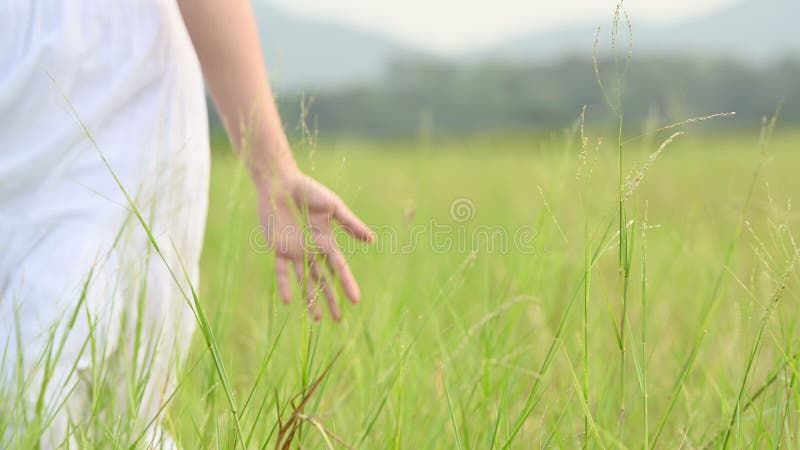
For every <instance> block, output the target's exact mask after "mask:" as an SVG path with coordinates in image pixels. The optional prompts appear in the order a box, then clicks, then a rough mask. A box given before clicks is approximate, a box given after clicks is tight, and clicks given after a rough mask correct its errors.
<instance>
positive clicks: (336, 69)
mask: <svg viewBox="0 0 800 450" xmlns="http://www.w3.org/2000/svg"><path fill="white" fill-rule="evenodd" d="M253 8H254V11H255V16H256V21H257V22H258V28H259V33H260V35H261V43H262V46H263V48H264V57H265V59H266V64H267V67H268V68H269V69H270V76H271V77H272V79H273V83H274V84H275V85H276V86H278V87H279V88H282V89H284V90H285V89H291V88H297V87H303V88H314V87H331V86H335V85H342V84H353V83H359V82H365V81H374V80H376V79H378V78H379V77H380V75H381V74H382V73H383V71H384V69H385V67H386V66H387V65H388V64H389V63H390V62H391V61H392V60H394V59H395V58H398V57H404V56H408V55H414V54H417V53H420V52H416V51H412V50H410V49H408V48H406V47H404V46H402V45H400V44H397V43H395V42H394V41H392V40H391V39H389V38H387V37H385V36H382V35H380V34H377V33H372V32H367V31H361V30H357V29H353V28H350V27H348V26H345V25H337V24H334V23H326V22H318V21H313V20H308V19H304V18H301V17H295V16H292V15H290V14H287V13H284V12H282V11H280V10H278V9H276V8H274V7H272V6H270V5H269V4H268V3H267V2H266V1H264V0H255V1H253Z"/></svg>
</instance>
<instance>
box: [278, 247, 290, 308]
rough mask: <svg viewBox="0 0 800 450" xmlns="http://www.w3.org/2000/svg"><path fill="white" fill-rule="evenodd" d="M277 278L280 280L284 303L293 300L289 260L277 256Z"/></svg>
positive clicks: (279, 289)
mask: <svg viewBox="0 0 800 450" xmlns="http://www.w3.org/2000/svg"><path fill="white" fill-rule="evenodd" d="M275 278H276V279H277V281H278V292H279V293H280V296H281V300H282V301H283V304H284V305H288V304H289V302H290V301H291V300H292V285H291V283H290V281H289V278H290V277H289V261H287V260H286V259H285V258H282V257H280V256H279V257H276V258H275Z"/></svg>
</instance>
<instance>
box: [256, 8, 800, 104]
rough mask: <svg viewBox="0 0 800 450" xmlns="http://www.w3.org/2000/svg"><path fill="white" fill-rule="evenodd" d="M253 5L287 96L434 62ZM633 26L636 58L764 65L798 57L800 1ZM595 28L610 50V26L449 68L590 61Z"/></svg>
mask: <svg viewBox="0 0 800 450" xmlns="http://www.w3.org/2000/svg"><path fill="white" fill-rule="evenodd" d="M253 6H254V9H255V14H256V19H257V21H258V25H259V30H260V34H261V40H262V45H263V47H264V53H265V58H266V62H267V66H268V67H269V69H270V74H271V76H272V79H273V82H274V83H275V85H276V86H277V87H278V88H279V89H280V90H282V91H284V92H287V91H292V90H295V89H298V88H303V89H314V88H342V87H348V86H349V87H353V86H355V85H363V84H369V83H378V82H380V81H382V77H383V76H384V75H385V74H386V71H387V70H389V67H390V64H391V63H392V62H394V61H396V60H398V59H399V60H415V59H420V60H423V59H428V60H435V59H436V57H434V56H431V55H430V54H428V53H426V52H424V51H422V50H419V49H414V48H410V47H408V46H404V45H402V44H399V43H397V42H395V41H394V40H392V39H390V38H388V37H386V36H384V35H382V34H380V33H376V32H371V31H364V30H359V29H354V28H352V27H350V26H347V25H343V24H336V23H333V22H321V21H316V20H310V19H306V18H303V17H300V16H294V15H291V14H287V13H286V12H283V11H281V10H279V9H277V8H275V7H273V6H271V4H270V3H269V0H253ZM635 19H636V18H635V17H634V24H633V34H634V52H635V54H636V55H638V56H639V57H642V56H648V55H656V56H657V55H666V56H681V57H683V56H693V55H699V56H713V57H720V56H733V57H735V58H738V59H740V60H742V61H745V62H755V63H764V62H768V61H770V60H772V59H775V58H778V57H783V56H786V55H787V54H800V0H741V1H740V2H738V3H734V4H733V5H730V6H728V7H726V8H723V9H721V10H716V11H713V12H710V13H708V14H707V15H705V16H702V17H696V18H693V19H690V20H687V21H684V22H682V23H679V24H673V25H669V26H652V25H650V26H649V25H647V24H641V23H637V22H635ZM598 24H600V25H603V35H602V37H603V45H604V48H607V46H608V31H609V30H608V28H609V24H608V21H605V22H604V23H598V22H592V23H585V24H579V25H573V26H567V27H562V28H558V29H554V30H550V31H544V32H536V33H531V34H528V35H522V36H520V37H518V38H516V39H511V40H509V41H508V42H506V43H504V44H502V45H499V46H496V47H493V48H491V49H488V50H483V51H473V52H471V53H468V54H467V55H462V56H458V57H453V58H451V60H450V61H447V62H448V63H460V62H475V61H484V60H512V61H522V62H525V63H529V62H537V61H538V62H544V63H547V62H550V61H552V60H555V59H561V58H563V57H564V56H576V55H587V54H590V53H591V52H592V48H593V44H594V37H595V31H596V30H597V26H598ZM624 39H627V38H626V37H624Z"/></svg>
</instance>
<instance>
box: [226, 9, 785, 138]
mask: <svg viewBox="0 0 800 450" xmlns="http://www.w3.org/2000/svg"><path fill="white" fill-rule="evenodd" d="M253 6H254V8H255V12H256V15H257V19H258V24H259V28H260V32H261V36H262V44H263V48H264V54H265V55H264V56H265V59H266V62H267V65H268V67H269V69H270V74H271V77H272V82H273V84H274V87H275V88H276V90H277V93H278V95H279V99H280V100H279V103H280V106H281V108H282V112H283V116H284V118H285V120H286V122H287V130H288V131H289V132H292V131H294V129H295V128H296V125H297V122H298V120H299V117H300V115H301V109H303V108H302V107H301V104H302V103H304V102H303V100H302V99H303V98H305V105H306V107H307V111H306V113H307V114H306V115H305V116H306V119H307V122H308V123H309V124H310V126H312V127H313V128H315V129H317V130H318V132H319V133H320V135H322V136H326V137H336V136H341V135H346V136H365V137H370V138H375V137H388V138H409V137H420V138H424V139H429V138H432V137H437V136H454V135H456V136H458V135H474V134H482V133H492V134H496V133H503V132H518V131H526V132H530V131H540V130H549V129H553V128H554V127H559V128H560V127H565V126H568V125H569V124H570V123H572V122H573V121H574V120H575V119H576V118H577V117H578V115H579V113H580V110H581V108H582V107H583V105H587V107H588V114H587V123H588V124H592V123H597V122H599V121H606V120H613V117H611V116H610V115H608V114H602V112H605V104H604V102H603V99H602V95H601V92H600V90H599V89H598V86H597V82H596V80H595V74H594V69H593V64H592V53H593V49H594V46H595V45H594V44H595V37H596V33H597V30H598V27H599V26H601V25H602V29H601V32H600V38H601V39H600V42H599V48H598V56H599V59H600V67H601V70H602V68H605V69H612V68H613V67H614V66H613V62H611V61H609V58H610V56H611V42H610V28H611V27H610V24H611V14H612V12H613V10H614V6H615V2H614V1H613V0H565V1H558V2H532V1H521V0H494V1H492V2H485V1H481V2H479V1H472V0H470V1H459V0H439V1H436V2H429V1H425V0H407V1H404V2H402V3H397V2H379V1H378V2H376V1H370V0H254V1H253ZM624 6H625V9H626V10H627V11H628V12H629V14H630V20H631V22H632V24H633V35H632V41H633V52H634V55H633V58H634V62H633V64H632V65H631V66H630V68H629V69H628V71H627V72H626V76H625V92H624V94H625V95H624V98H623V104H624V105H625V116H626V118H629V120H628V121H627V123H628V130H629V131H632V130H633V129H635V128H636V127H647V126H648V124H654V123H671V122H675V121H680V120H683V119H685V118H688V117H693V116H701V115H707V114H712V113H717V112H727V111H736V112H737V116H736V118H734V119H731V120H724V121H718V122H716V123H715V124H713V125H710V126H716V127H729V128H730V127H735V128H742V127H747V128H757V127H758V126H759V125H760V118H761V117H762V116H764V115H768V114H770V113H771V112H772V111H773V110H774V109H775V106H776V105H777V104H778V103H779V102H780V101H781V100H783V101H784V108H783V112H782V114H781V118H782V123H783V124H784V125H789V124H795V123H797V122H798V121H800V104H798V102H797V101H796V100H797V99H798V97H800V83H798V80H800V33H798V30H797V19H798V17H800V2H798V1H796V0H699V1H690V0H669V1H668V0H646V1H630V2H626V3H625V5H624ZM622 28H623V32H622V34H621V36H620V41H621V42H619V43H618V44H619V45H618V47H619V54H620V57H621V58H622V59H623V60H624V59H625V57H626V55H625V53H626V52H627V46H628V41H629V36H628V32H627V27H625V26H623V27H622ZM212 120H213V123H214V124H215V125H216V126H219V121H218V120H217V119H216V118H215V117H214V115H213V113H212ZM598 125H602V124H598ZM706 128H707V127H706Z"/></svg>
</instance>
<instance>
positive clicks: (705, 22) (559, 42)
mask: <svg viewBox="0 0 800 450" xmlns="http://www.w3.org/2000/svg"><path fill="white" fill-rule="evenodd" d="M634 20H635V18H634ZM799 21H800V0H743V1H740V2H738V3H734V4H733V5H730V6H728V7H726V8H723V9H721V10H718V11H714V12H711V13H709V14H707V15H705V16H701V17H696V18H693V19H689V20H687V21H684V22H681V23H678V24H673V25H669V26H647V25H638V24H637V23H635V22H634V23H633V45H634V51H635V53H638V54H639V55H641V54H648V55H653V54H664V55H681V56H687V55H689V56H691V55H701V56H702V55H713V56H732V57H735V58H738V59H740V60H743V61H746V62H754V63H764V62H767V61H769V60H772V59H775V58H779V57H784V56H786V55H787V54H800V29H798V28H799V26H800V23H799ZM601 25H604V26H603V30H604V34H602V35H601V38H602V39H604V40H603V41H602V42H603V45H604V46H606V47H607V45H608V43H607V42H608V37H607V36H608V28H609V26H608V24H601ZM597 26H598V24H596V23H591V24H590V23H587V24H582V25H575V26H570V27H565V28H559V29H555V30H551V31H545V32H537V33H531V34H528V35H523V36H520V37H518V38H515V39H511V40H510V41H508V42H506V43H504V44H502V45H500V46H497V47H495V48H492V49H490V50H488V51H483V52H479V53H478V54H476V55H473V57H476V58H479V59H487V58H488V59H496V58H501V59H505V58H511V59H524V60H529V59H552V58H557V57H561V56H563V55H565V54H571V55H582V54H589V53H591V52H592V49H593V45H594V37H595V32H596V30H597ZM623 33H624V35H625V37H624V39H625V40H626V41H625V44H627V32H623Z"/></svg>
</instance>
